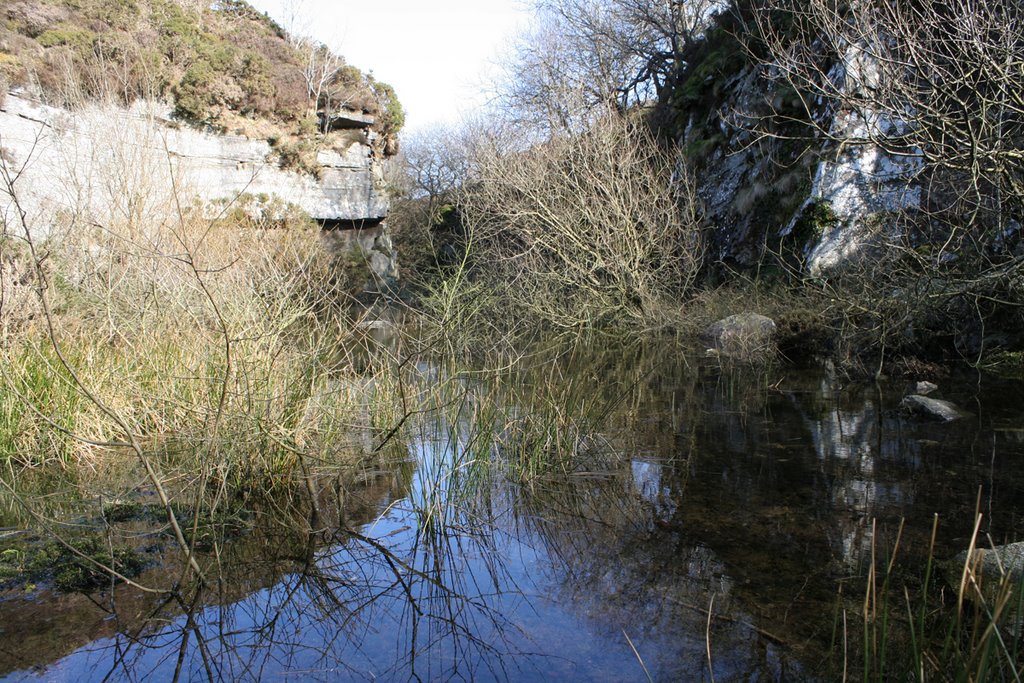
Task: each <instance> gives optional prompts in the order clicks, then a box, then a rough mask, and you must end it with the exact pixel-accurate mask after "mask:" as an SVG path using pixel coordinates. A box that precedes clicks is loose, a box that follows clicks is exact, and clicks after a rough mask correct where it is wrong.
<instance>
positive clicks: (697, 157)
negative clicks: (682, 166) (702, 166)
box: [683, 134, 725, 162]
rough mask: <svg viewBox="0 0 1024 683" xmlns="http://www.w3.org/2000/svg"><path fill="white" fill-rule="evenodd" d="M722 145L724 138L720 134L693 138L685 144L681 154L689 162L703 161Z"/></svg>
mask: <svg viewBox="0 0 1024 683" xmlns="http://www.w3.org/2000/svg"><path fill="white" fill-rule="evenodd" d="M724 143H725V136H724V135H721V134H717V135H712V136H711V137H707V138H695V139H693V140H691V141H690V142H688V143H687V144H686V147H684V148H683V154H685V155H686V158H687V159H689V160H690V161H695V162H700V161H704V160H705V159H707V158H708V157H709V156H711V154H712V153H713V152H714V151H715V150H716V149H718V148H719V147H720V146H721V145H722V144H724Z"/></svg>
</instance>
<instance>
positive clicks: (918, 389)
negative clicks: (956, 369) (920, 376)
mask: <svg viewBox="0 0 1024 683" xmlns="http://www.w3.org/2000/svg"><path fill="white" fill-rule="evenodd" d="M938 389H939V385H938V384H934V383H932V382H927V381H925V382H918V383H917V384H915V385H914V393H915V394H917V395H918V396H927V395H928V394H931V393H933V392H935V391H938Z"/></svg>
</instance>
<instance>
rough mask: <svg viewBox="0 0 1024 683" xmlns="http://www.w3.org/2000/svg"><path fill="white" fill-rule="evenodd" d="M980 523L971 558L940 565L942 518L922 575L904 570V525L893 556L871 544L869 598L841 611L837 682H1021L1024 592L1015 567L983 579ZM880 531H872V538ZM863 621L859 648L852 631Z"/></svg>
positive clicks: (865, 596) (835, 653)
mask: <svg viewBox="0 0 1024 683" xmlns="http://www.w3.org/2000/svg"><path fill="white" fill-rule="evenodd" d="M980 523H981V517H980V515H979V516H978V517H977V522H976V524H975V531H974V535H973V536H972V538H971V542H970V545H969V548H968V551H967V552H966V553H963V554H962V556H961V557H958V558H957V559H956V560H953V561H940V560H939V559H938V558H937V555H936V538H937V535H938V529H939V520H938V515H936V516H935V520H934V524H933V527H932V533H931V538H930V541H929V547H928V553H927V556H926V558H925V560H924V566H923V569H922V568H920V567H919V568H918V569H916V570H908V569H907V568H906V567H901V566H900V562H899V558H900V554H901V552H903V548H901V542H902V535H903V526H902V524H901V526H900V530H899V532H898V533H897V537H896V540H895V542H894V543H893V547H892V549H891V551H890V552H889V554H888V556H887V557H884V558H881V557H876V554H875V553H876V550H877V549H876V547H875V545H874V543H872V548H871V559H870V563H869V565H868V571H867V576H866V577H864V579H865V586H866V588H865V590H864V594H863V597H862V599H861V600H860V601H859V603H854V602H853V601H850V600H842V599H841V601H840V603H839V604H838V605H837V614H836V626H835V630H834V636H833V665H832V668H833V670H834V671H833V673H834V674H835V675H836V676H838V675H839V673H840V671H841V673H842V677H843V680H856V679H858V678H859V679H860V680H862V681H891V680H915V681H934V680H940V681H1019V680H1021V673H1022V670H1024V660H1022V653H1021V651H1020V648H1019V645H1020V630H1021V619H1022V616H1024V611H1022V608H1024V591H1022V588H1024V587H1022V586H1021V585H1020V582H1019V580H1018V579H1015V578H1014V577H1013V576H1012V575H1011V572H1010V571H1009V568H1000V570H999V572H998V573H997V574H995V575H989V576H984V577H983V576H982V573H981V572H980V570H979V564H978V562H977V557H978V556H977V554H976V553H975V552H974V551H975V548H976V544H977V541H978V529H979V528H980ZM875 531H877V528H876V527H874V526H873V533H872V536H873V537H874V536H875ZM944 574H945V576H943V575H944ZM844 603H845V606H844ZM855 612H859V618H858V617H857V616H854V615H853V613H855ZM858 622H859V624H860V627H861V633H860V634H859V635H860V641H859V642H857V638H856V636H857V635H858V634H856V633H854V632H853V630H854V629H855V628H856V627H855V624H857V623H858ZM851 643H852V645H851ZM858 649H859V651H860V659H859V661H854V660H853V659H852V657H851V654H850V653H851V651H852V652H856V651H857V650H858Z"/></svg>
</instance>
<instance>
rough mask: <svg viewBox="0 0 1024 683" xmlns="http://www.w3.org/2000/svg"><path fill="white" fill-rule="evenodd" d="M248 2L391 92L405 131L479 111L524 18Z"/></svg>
mask: <svg viewBox="0 0 1024 683" xmlns="http://www.w3.org/2000/svg"><path fill="white" fill-rule="evenodd" d="M249 1H250V3H251V4H252V5H253V6H254V7H256V8H257V9H259V10H261V11H264V12H267V13H268V14H269V15H270V16H271V17H272V18H274V19H275V20H277V21H278V22H279V23H281V25H283V26H284V27H285V28H286V29H287V28H290V25H294V26H295V28H297V29H298V31H297V32H298V33H300V34H304V35H311V36H312V37H313V38H315V39H317V40H319V41H321V42H323V43H324V44H326V45H327V46H329V47H330V48H332V49H333V50H334V51H336V52H338V53H340V54H341V55H343V56H344V57H345V60H346V61H347V62H348V63H349V64H352V65H353V66H356V67H358V68H359V69H361V70H362V71H372V72H373V75H374V77H376V78H377V79H378V80H381V81H384V82H385V83H389V84H391V85H392V86H394V88H395V91H396V92H397V93H398V99H399V100H400V101H401V102H402V105H403V107H405V110H406V128H405V130H406V131H415V130H419V129H422V128H427V127H429V126H430V125H432V124H435V123H454V122H457V121H458V120H459V118H460V117H461V116H462V115H463V114H469V113H471V112H473V111H474V110H476V109H478V108H479V107H481V106H483V105H484V104H485V103H486V92H485V89H484V88H483V87H482V86H483V83H485V82H486V75H487V73H488V71H493V68H494V67H493V65H494V62H495V60H496V59H497V58H498V56H499V55H500V54H501V52H502V50H503V48H504V47H505V46H506V45H507V44H508V42H509V41H510V40H511V38H512V37H513V36H514V35H515V34H516V32H517V31H519V30H520V29H521V28H522V27H523V26H525V24H526V21H527V19H528V16H529V14H528V11H527V9H526V6H525V3H524V2H523V1H522V0H429V1H427V0H249ZM295 15H298V18H297V20H295V21H293V20H292V19H291V17H292V16H295Z"/></svg>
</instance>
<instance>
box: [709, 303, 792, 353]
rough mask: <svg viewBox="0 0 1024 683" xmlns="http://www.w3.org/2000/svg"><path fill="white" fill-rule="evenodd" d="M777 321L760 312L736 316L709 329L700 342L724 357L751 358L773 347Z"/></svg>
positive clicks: (720, 321)
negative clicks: (702, 341)
mask: <svg viewBox="0 0 1024 683" xmlns="http://www.w3.org/2000/svg"><path fill="white" fill-rule="evenodd" d="M775 329H776V326H775V321H774V320H772V319H771V318H768V317H766V316H763V315H758V314H757V313H737V314H736V315H731V316H729V317H728V318H723V319H722V320H719V321H718V322H716V323H713V324H712V325H710V326H708V328H707V329H706V330H704V333H703V334H702V335H701V339H702V340H704V341H705V342H706V343H707V344H708V345H709V347H710V349H711V350H713V351H716V352H718V353H719V354H721V355H723V356H730V357H733V358H749V357H751V356H755V355H759V354H763V353H766V352H769V351H771V350H772V349H773V348H774V344H773V337H774V336H775Z"/></svg>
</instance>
